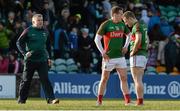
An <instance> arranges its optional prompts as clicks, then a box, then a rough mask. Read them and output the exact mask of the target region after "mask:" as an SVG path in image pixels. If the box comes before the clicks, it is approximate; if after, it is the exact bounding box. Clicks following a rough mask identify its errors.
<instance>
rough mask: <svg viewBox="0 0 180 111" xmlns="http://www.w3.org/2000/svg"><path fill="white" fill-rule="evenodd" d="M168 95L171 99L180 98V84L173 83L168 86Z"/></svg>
mask: <svg viewBox="0 0 180 111" xmlns="http://www.w3.org/2000/svg"><path fill="white" fill-rule="evenodd" d="M168 93H169V95H170V96H171V97H173V98H177V97H179V96H180V83H179V82H177V81H172V82H170V83H169V85H168Z"/></svg>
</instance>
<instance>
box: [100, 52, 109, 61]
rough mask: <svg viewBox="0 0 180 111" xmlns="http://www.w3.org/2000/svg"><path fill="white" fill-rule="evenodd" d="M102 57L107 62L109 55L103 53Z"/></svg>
mask: <svg viewBox="0 0 180 111" xmlns="http://www.w3.org/2000/svg"><path fill="white" fill-rule="evenodd" d="M102 57H103V59H104V60H105V61H107V62H109V56H108V55H107V54H106V53H104V54H103V55H102Z"/></svg>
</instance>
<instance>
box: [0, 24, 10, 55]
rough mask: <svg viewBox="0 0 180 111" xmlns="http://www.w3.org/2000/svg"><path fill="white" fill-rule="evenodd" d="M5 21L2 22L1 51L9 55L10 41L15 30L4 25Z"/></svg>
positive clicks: (0, 25)
mask: <svg viewBox="0 0 180 111" xmlns="http://www.w3.org/2000/svg"><path fill="white" fill-rule="evenodd" d="M4 26H5V25H4V23H3V22H0V52H1V53H2V54H3V55H7V53H8V51H9V42H10V40H11V38H13V32H12V31H10V30H8V29H6V28H5V27H4Z"/></svg>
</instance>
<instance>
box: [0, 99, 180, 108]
mask: <svg viewBox="0 0 180 111" xmlns="http://www.w3.org/2000/svg"><path fill="white" fill-rule="evenodd" d="M0 110H96V111H99V110H118V111H120V110H180V101H179V100H145V101H144V106H124V103H123V100H121V99H106V98H105V99H104V101H103V105H102V106H96V100H95V99H60V103H59V104H47V103H46V101H45V99H40V98H39V99H38V98H29V99H28V100H27V103H26V104H17V101H16V99H1V100H0Z"/></svg>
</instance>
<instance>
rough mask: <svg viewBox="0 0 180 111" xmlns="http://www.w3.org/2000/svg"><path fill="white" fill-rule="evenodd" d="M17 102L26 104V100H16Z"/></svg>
mask: <svg viewBox="0 0 180 111" xmlns="http://www.w3.org/2000/svg"><path fill="white" fill-rule="evenodd" d="M18 104H26V101H22V100H21V101H18Z"/></svg>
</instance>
